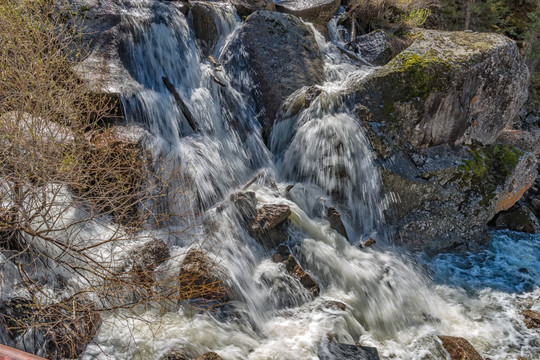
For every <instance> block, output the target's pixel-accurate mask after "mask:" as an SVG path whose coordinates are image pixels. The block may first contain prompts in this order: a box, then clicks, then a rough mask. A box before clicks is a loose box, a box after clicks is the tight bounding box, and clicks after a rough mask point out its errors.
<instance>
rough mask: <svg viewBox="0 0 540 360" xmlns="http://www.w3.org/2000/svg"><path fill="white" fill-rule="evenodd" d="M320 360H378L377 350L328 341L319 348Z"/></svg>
mask: <svg viewBox="0 0 540 360" xmlns="http://www.w3.org/2000/svg"><path fill="white" fill-rule="evenodd" d="M318 356H319V359H320V360H334V359H340V360H379V352H378V351H377V348H374V347H369V346H360V345H349V344H340V343H336V342H333V341H330V342H328V343H326V344H323V346H321V347H320V348H319V353H318Z"/></svg>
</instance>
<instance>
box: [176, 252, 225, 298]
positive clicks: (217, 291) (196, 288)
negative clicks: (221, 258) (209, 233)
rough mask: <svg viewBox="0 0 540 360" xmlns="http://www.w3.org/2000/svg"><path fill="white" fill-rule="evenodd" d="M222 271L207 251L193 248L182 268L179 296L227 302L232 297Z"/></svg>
mask: <svg viewBox="0 0 540 360" xmlns="http://www.w3.org/2000/svg"><path fill="white" fill-rule="evenodd" d="M221 278H222V273H221V271H220V269H219V267H218V265H217V264H216V263H214V262H213V261H212V260H211V259H209V258H208V257H207V256H206V254H205V253H203V252H202V251H200V250H197V249H191V250H190V251H189V252H188V253H187V255H186V257H185V258H184V261H183V262H182V266H181V268H180V274H179V282H180V289H179V296H180V298H181V299H202V300H205V301H208V302H212V301H217V302H218V303H226V302H228V301H229V300H230V299H231V298H230V295H229V289H228V288H227V287H226V286H225V285H224V283H223V280H221Z"/></svg>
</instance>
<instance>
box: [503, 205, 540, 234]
mask: <svg viewBox="0 0 540 360" xmlns="http://www.w3.org/2000/svg"><path fill="white" fill-rule="evenodd" d="M493 222H494V225H495V227H496V228H497V229H509V230H513V231H521V232H526V233H531V234H534V233H537V232H540V223H539V222H538V219H537V218H536V216H535V215H534V214H533V212H532V211H531V210H529V209H528V208H527V207H525V206H521V205H515V206H513V207H512V208H511V209H509V210H506V211H502V212H500V213H499V214H497V215H496V217H495V219H494V221H493Z"/></svg>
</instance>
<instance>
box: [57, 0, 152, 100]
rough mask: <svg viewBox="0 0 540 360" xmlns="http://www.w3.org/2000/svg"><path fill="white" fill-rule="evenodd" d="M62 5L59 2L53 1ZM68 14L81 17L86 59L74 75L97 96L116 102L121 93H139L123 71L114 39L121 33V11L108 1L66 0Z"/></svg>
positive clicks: (134, 82)
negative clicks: (86, 84) (104, 96)
mask: <svg viewBox="0 0 540 360" xmlns="http://www.w3.org/2000/svg"><path fill="white" fill-rule="evenodd" d="M57 1H58V2H62V0H57ZM67 4H68V6H69V7H70V9H71V12H68V13H74V14H77V13H80V14H83V15H84V18H85V21H84V27H85V31H84V36H83V38H82V41H83V42H84V43H85V44H86V45H87V46H88V56H87V57H86V58H85V59H84V61H83V62H82V63H81V64H80V65H78V66H77V67H75V69H74V70H75V72H76V73H77V74H78V75H79V76H80V77H81V79H83V80H84V81H85V82H86V83H88V84H89V85H90V87H91V88H93V89H99V90H97V91H99V94H102V95H106V96H110V97H111V98H115V99H116V98H117V97H118V95H119V94H121V93H130V92H134V91H136V90H138V89H141V85H140V84H139V83H138V82H137V81H135V80H134V79H133V77H132V76H131V75H130V73H129V71H128V70H127V69H126V68H125V66H124V64H123V62H122V58H121V51H122V50H121V49H120V47H119V46H118V45H119V43H118V39H119V38H120V33H121V27H120V22H121V15H120V13H121V7H120V6H119V5H118V4H116V3H114V2H110V1H99V0H68V1H67Z"/></svg>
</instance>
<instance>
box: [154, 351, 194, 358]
mask: <svg viewBox="0 0 540 360" xmlns="http://www.w3.org/2000/svg"><path fill="white" fill-rule="evenodd" d="M161 360H189V358H188V357H187V356H185V355H184V354H183V353H182V352H181V351H178V350H171V351H169V352H168V353H166V354H165V355H164V356H163V357H162V358H161Z"/></svg>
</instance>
